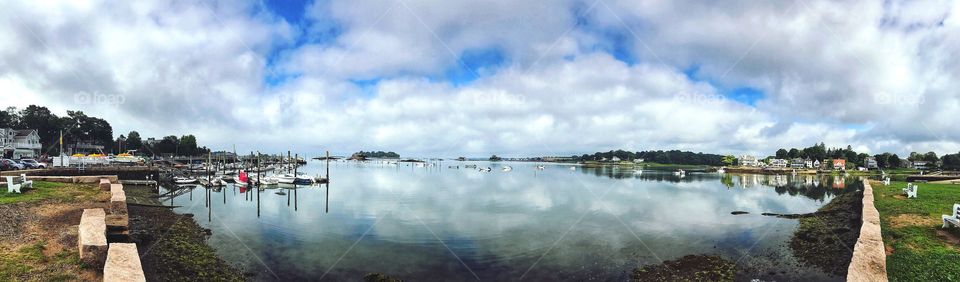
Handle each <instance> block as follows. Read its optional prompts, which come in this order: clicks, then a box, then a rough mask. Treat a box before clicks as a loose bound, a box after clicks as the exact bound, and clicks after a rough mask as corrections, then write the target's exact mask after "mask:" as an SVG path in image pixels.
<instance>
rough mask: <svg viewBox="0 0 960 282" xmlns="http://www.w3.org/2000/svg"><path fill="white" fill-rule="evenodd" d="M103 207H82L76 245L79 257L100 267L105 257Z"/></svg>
mask: <svg viewBox="0 0 960 282" xmlns="http://www.w3.org/2000/svg"><path fill="white" fill-rule="evenodd" d="M105 218H106V213H105V212H104V211H103V209H84V210H83V215H82V216H81V217H80V226H79V230H78V232H77V233H78V234H77V241H78V242H77V246H78V248H79V249H80V259H81V260H83V261H84V262H86V263H87V264H88V265H91V266H94V267H97V268H99V267H102V266H103V262H104V261H106V258H107V224H106V221H105Z"/></svg>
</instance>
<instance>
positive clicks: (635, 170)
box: [633, 169, 643, 175]
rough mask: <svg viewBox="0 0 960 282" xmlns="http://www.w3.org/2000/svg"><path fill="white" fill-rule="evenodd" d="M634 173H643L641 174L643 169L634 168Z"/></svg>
mask: <svg viewBox="0 0 960 282" xmlns="http://www.w3.org/2000/svg"><path fill="white" fill-rule="evenodd" d="M633 174H634V175H641V174H643V170H640V169H634V170H633Z"/></svg>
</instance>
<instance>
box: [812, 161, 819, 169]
mask: <svg viewBox="0 0 960 282" xmlns="http://www.w3.org/2000/svg"><path fill="white" fill-rule="evenodd" d="M820 165H821V164H820V161H813V166H812V168H820Z"/></svg>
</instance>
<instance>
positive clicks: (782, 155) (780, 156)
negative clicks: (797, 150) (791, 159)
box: [776, 149, 790, 159]
mask: <svg viewBox="0 0 960 282" xmlns="http://www.w3.org/2000/svg"><path fill="white" fill-rule="evenodd" d="M789 154H790V153H789V152H787V150H786V149H780V150H777V155H776V156H777V158H778V159H786V158H787V156H788V155H789Z"/></svg>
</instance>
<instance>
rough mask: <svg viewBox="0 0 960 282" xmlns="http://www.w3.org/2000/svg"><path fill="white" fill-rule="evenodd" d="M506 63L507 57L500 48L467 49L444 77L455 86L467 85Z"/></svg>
mask: <svg viewBox="0 0 960 282" xmlns="http://www.w3.org/2000/svg"><path fill="white" fill-rule="evenodd" d="M505 61H506V55H505V54H504V53H503V50H500V49H499V48H480V49H467V50H464V51H463V52H461V53H460V56H458V61H457V62H455V65H453V66H452V67H451V68H450V69H448V70H447V71H446V72H444V77H445V78H446V79H447V80H449V81H450V83H453V85H457V86H460V85H465V84H469V83H470V82H473V81H474V80H477V79H479V78H480V77H481V76H483V75H486V74H490V73H491V69H496V68H499V67H500V66H502V65H503V63H504V62H505Z"/></svg>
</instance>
